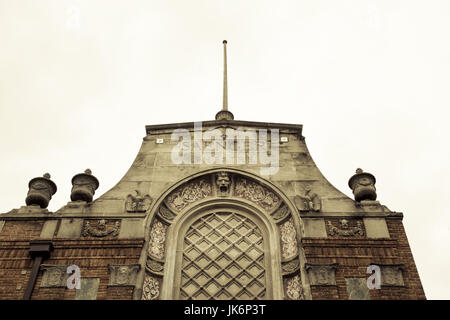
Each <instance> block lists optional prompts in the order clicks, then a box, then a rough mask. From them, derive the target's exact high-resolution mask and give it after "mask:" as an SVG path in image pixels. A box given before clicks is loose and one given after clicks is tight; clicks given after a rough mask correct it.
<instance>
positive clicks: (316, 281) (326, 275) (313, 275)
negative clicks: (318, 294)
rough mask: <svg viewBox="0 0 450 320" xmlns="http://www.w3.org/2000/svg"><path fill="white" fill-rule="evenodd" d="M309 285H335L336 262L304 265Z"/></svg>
mask: <svg viewBox="0 0 450 320" xmlns="http://www.w3.org/2000/svg"><path fill="white" fill-rule="evenodd" d="M305 269H306V272H307V274H308V277H309V281H310V284H311V285H336V269H337V263H332V264H310V263H307V264H306V266H305Z"/></svg>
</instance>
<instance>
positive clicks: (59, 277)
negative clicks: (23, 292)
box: [41, 264, 69, 288]
mask: <svg viewBox="0 0 450 320" xmlns="http://www.w3.org/2000/svg"><path fill="white" fill-rule="evenodd" d="M41 269H42V270H43V272H44V273H43V276H42V281H41V288H57V287H59V288H61V287H66V286H67V279H68V277H69V274H68V273H67V266H60V265H49V264H42V265H41Z"/></svg>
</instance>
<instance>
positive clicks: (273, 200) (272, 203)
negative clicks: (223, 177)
mask: <svg viewBox="0 0 450 320" xmlns="http://www.w3.org/2000/svg"><path fill="white" fill-rule="evenodd" d="M234 193H235V195H236V196H238V197H241V198H244V199H247V200H249V201H252V202H255V203H256V204H258V205H259V206H261V207H262V208H263V209H265V210H266V211H269V212H270V211H272V210H274V209H275V208H276V207H278V206H279V204H280V202H281V199H280V198H279V197H278V196H277V195H276V194H275V193H273V192H272V191H270V190H269V189H267V188H266V187H264V186H262V185H261V184H259V183H257V182H254V181H251V180H248V179H244V178H238V179H237V181H236V188H235V190H234Z"/></svg>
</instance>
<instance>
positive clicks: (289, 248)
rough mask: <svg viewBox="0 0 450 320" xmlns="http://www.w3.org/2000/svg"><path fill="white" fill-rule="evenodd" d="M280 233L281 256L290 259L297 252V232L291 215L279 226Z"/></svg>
mask: <svg viewBox="0 0 450 320" xmlns="http://www.w3.org/2000/svg"><path fill="white" fill-rule="evenodd" d="M279 228H280V234H281V256H282V257H283V259H290V258H292V257H294V256H296V255H297V254H298V248H297V232H296V231H295V227H294V220H293V219H292V217H291V218H290V219H289V220H287V221H286V222H284V223H283V224H281V225H280V226H279Z"/></svg>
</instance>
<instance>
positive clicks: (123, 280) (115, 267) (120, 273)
mask: <svg viewBox="0 0 450 320" xmlns="http://www.w3.org/2000/svg"><path fill="white" fill-rule="evenodd" d="M108 267H109V272H110V277H109V285H110V286H135V285H136V277H137V273H138V271H139V269H140V268H141V266H140V265H139V264H110V265H109V266H108Z"/></svg>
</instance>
